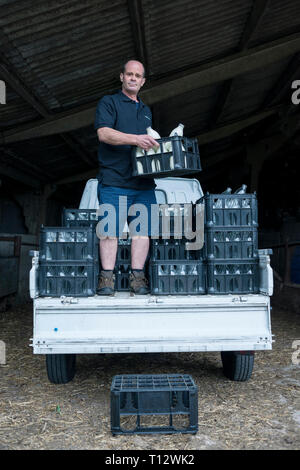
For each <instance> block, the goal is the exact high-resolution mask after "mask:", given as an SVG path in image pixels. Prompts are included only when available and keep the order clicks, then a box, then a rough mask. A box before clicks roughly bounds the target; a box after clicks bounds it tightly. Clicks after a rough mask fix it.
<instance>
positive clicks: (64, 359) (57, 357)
mask: <svg viewBox="0 0 300 470" xmlns="http://www.w3.org/2000/svg"><path fill="white" fill-rule="evenodd" d="M46 367H47V374H48V379H49V380H50V382H52V383H53V384H66V383H67V382H70V381H71V380H72V379H73V378H74V375H75V372H76V354H46Z"/></svg>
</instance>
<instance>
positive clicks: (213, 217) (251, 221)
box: [204, 193, 258, 227]
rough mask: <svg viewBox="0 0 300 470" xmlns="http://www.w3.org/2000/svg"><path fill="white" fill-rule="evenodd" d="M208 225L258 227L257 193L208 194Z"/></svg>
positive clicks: (206, 207)
mask: <svg viewBox="0 0 300 470" xmlns="http://www.w3.org/2000/svg"><path fill="white" fill-rule="evenodd" d="M204 201H205V224H206V226H207V227H215V226H218V227H222V226H223V227H232V226H235V227H257V226H258V218H257V199H256V194H255V193H254V194H206V195H205V196H204Z"/></svg>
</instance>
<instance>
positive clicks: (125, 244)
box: [116, 239, 131, 264]
mask: <svg viewBox="0 0 300 470" xmlns="http://www.w3.org/2000/svg"><path fill="white" fill-rule="evenodd" d="M130 262H131V239H127V240H122V239H121V240H120V239H119V240H118V250H117V257H116V264H128V263H129V264H130Z"/></svg>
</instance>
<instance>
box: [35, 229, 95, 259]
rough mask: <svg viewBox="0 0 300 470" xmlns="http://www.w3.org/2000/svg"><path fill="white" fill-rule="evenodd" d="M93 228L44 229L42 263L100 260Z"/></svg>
mask: <svg viewBox="0 0 300 470" xmlns="http://www.w3.org/2000/svg"><path fill="white" fill-rule="evenodd" d="M96 240H97V238H96V233H95V229H94V228H93V227H42V228H41V230H40V261H71V260H74V261H81V260H85V261H96V260H98V252H97V243H96Z"/></svg>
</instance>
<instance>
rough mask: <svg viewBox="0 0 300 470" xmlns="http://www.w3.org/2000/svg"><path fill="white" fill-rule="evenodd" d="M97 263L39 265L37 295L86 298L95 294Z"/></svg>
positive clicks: (70, 262) (78, 262) (77, 262)
mask: <svg viewBox="0 0 300 470" xmlns="http://www.w3.org/2000/svg"><path fill="white" fill-rule="evenodd" d="M97 278H98V263H95V262H83V261H45V262H41V263H40V265H39V294H40V295H42V296H49V297H60V296H61V295H66V296H76V297H88V296H93V295H95V294H96V285H97Z"/></svg>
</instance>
